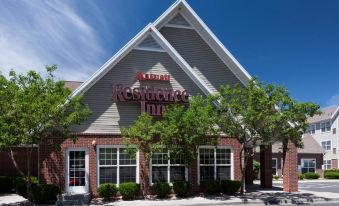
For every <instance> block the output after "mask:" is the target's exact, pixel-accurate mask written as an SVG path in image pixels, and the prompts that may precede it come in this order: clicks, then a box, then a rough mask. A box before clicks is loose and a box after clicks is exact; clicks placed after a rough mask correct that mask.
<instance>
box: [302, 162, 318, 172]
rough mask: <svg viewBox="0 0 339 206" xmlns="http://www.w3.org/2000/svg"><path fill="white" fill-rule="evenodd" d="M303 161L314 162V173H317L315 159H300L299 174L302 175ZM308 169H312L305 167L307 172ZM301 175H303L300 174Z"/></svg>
mask: <svg viewBox="0 0 339 206" xmlns="http://www.w3.org/2000/svg"><path fill="white" fill-rule="evenodd" d="M304 160H307V161H310V160H311V161H312V160H314V173H317V159H315V158H302V159H300V169H301V173H302V171H303V168H305V167H303V161H304ZM309 168H312V167H307V172H310V171H309ZM302 174H303V173H302Z"/></svg>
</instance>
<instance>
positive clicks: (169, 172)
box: [149, 151, 188, 186]
mask: <svg viewBox="0 0 339 206" xmlns="http://www.w3.org/2000/svg"><path fill="white" fill-rule="evenodd" d="M167 157H168V160H167V164H153V163H152V154H151V158H150V161H149V183H150V185H151V186H152V185H153V184H155V183H154V182H153V170H152V167H153V166H154V167H166V168H167V181H166V182H167V183H168V184H170V185H171V186H172V184H173V182H171V166H174V167H175V166H184V167H185V181H188V168H187V166H186V165H185V164H171V158H170V153H169V151H167Z"/></svg>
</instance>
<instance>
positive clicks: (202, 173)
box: [199, 147, 232, 181]
mask: <svg viewBox="0 0 339 206" xmlns="http://www.w3.org/2000/svg"><path fill="white" fill-rule="evenodd" d="M231 155H232V152H231V149H229V148H211V147H206V148H204V147H202V148H200V149H199V180H200V181H201V180H208V179H217V180H225V179H231V171H232V169H231V166H232V161H231V159H232V157H231Z"/></svg>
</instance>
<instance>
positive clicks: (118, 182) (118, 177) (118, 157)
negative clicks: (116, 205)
mask: <svg viewBox="0 0 339 206" xmlns="http://www.w3.org/2000/svg"><path fill="white" fill-rule="evenodd" d="M119 160H120V148H119V147H118V148H117V185H119V184H120V167H119Z"/></svg>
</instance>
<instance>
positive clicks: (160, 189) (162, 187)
mask: <svg viewBox="0 0 339 206" xmlns="http://www.w3.org/2000/svg"><path fill="white" fill-rule="evenodd" d="M152 190H153V192H154V193H155V194H156V195H157V197H158V198H165V197H167V195H168V194H169V193H170V191H171V186H170V185H169V184H168V183H167V182H158V183H155V184H153V186H152Z"/></svg>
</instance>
